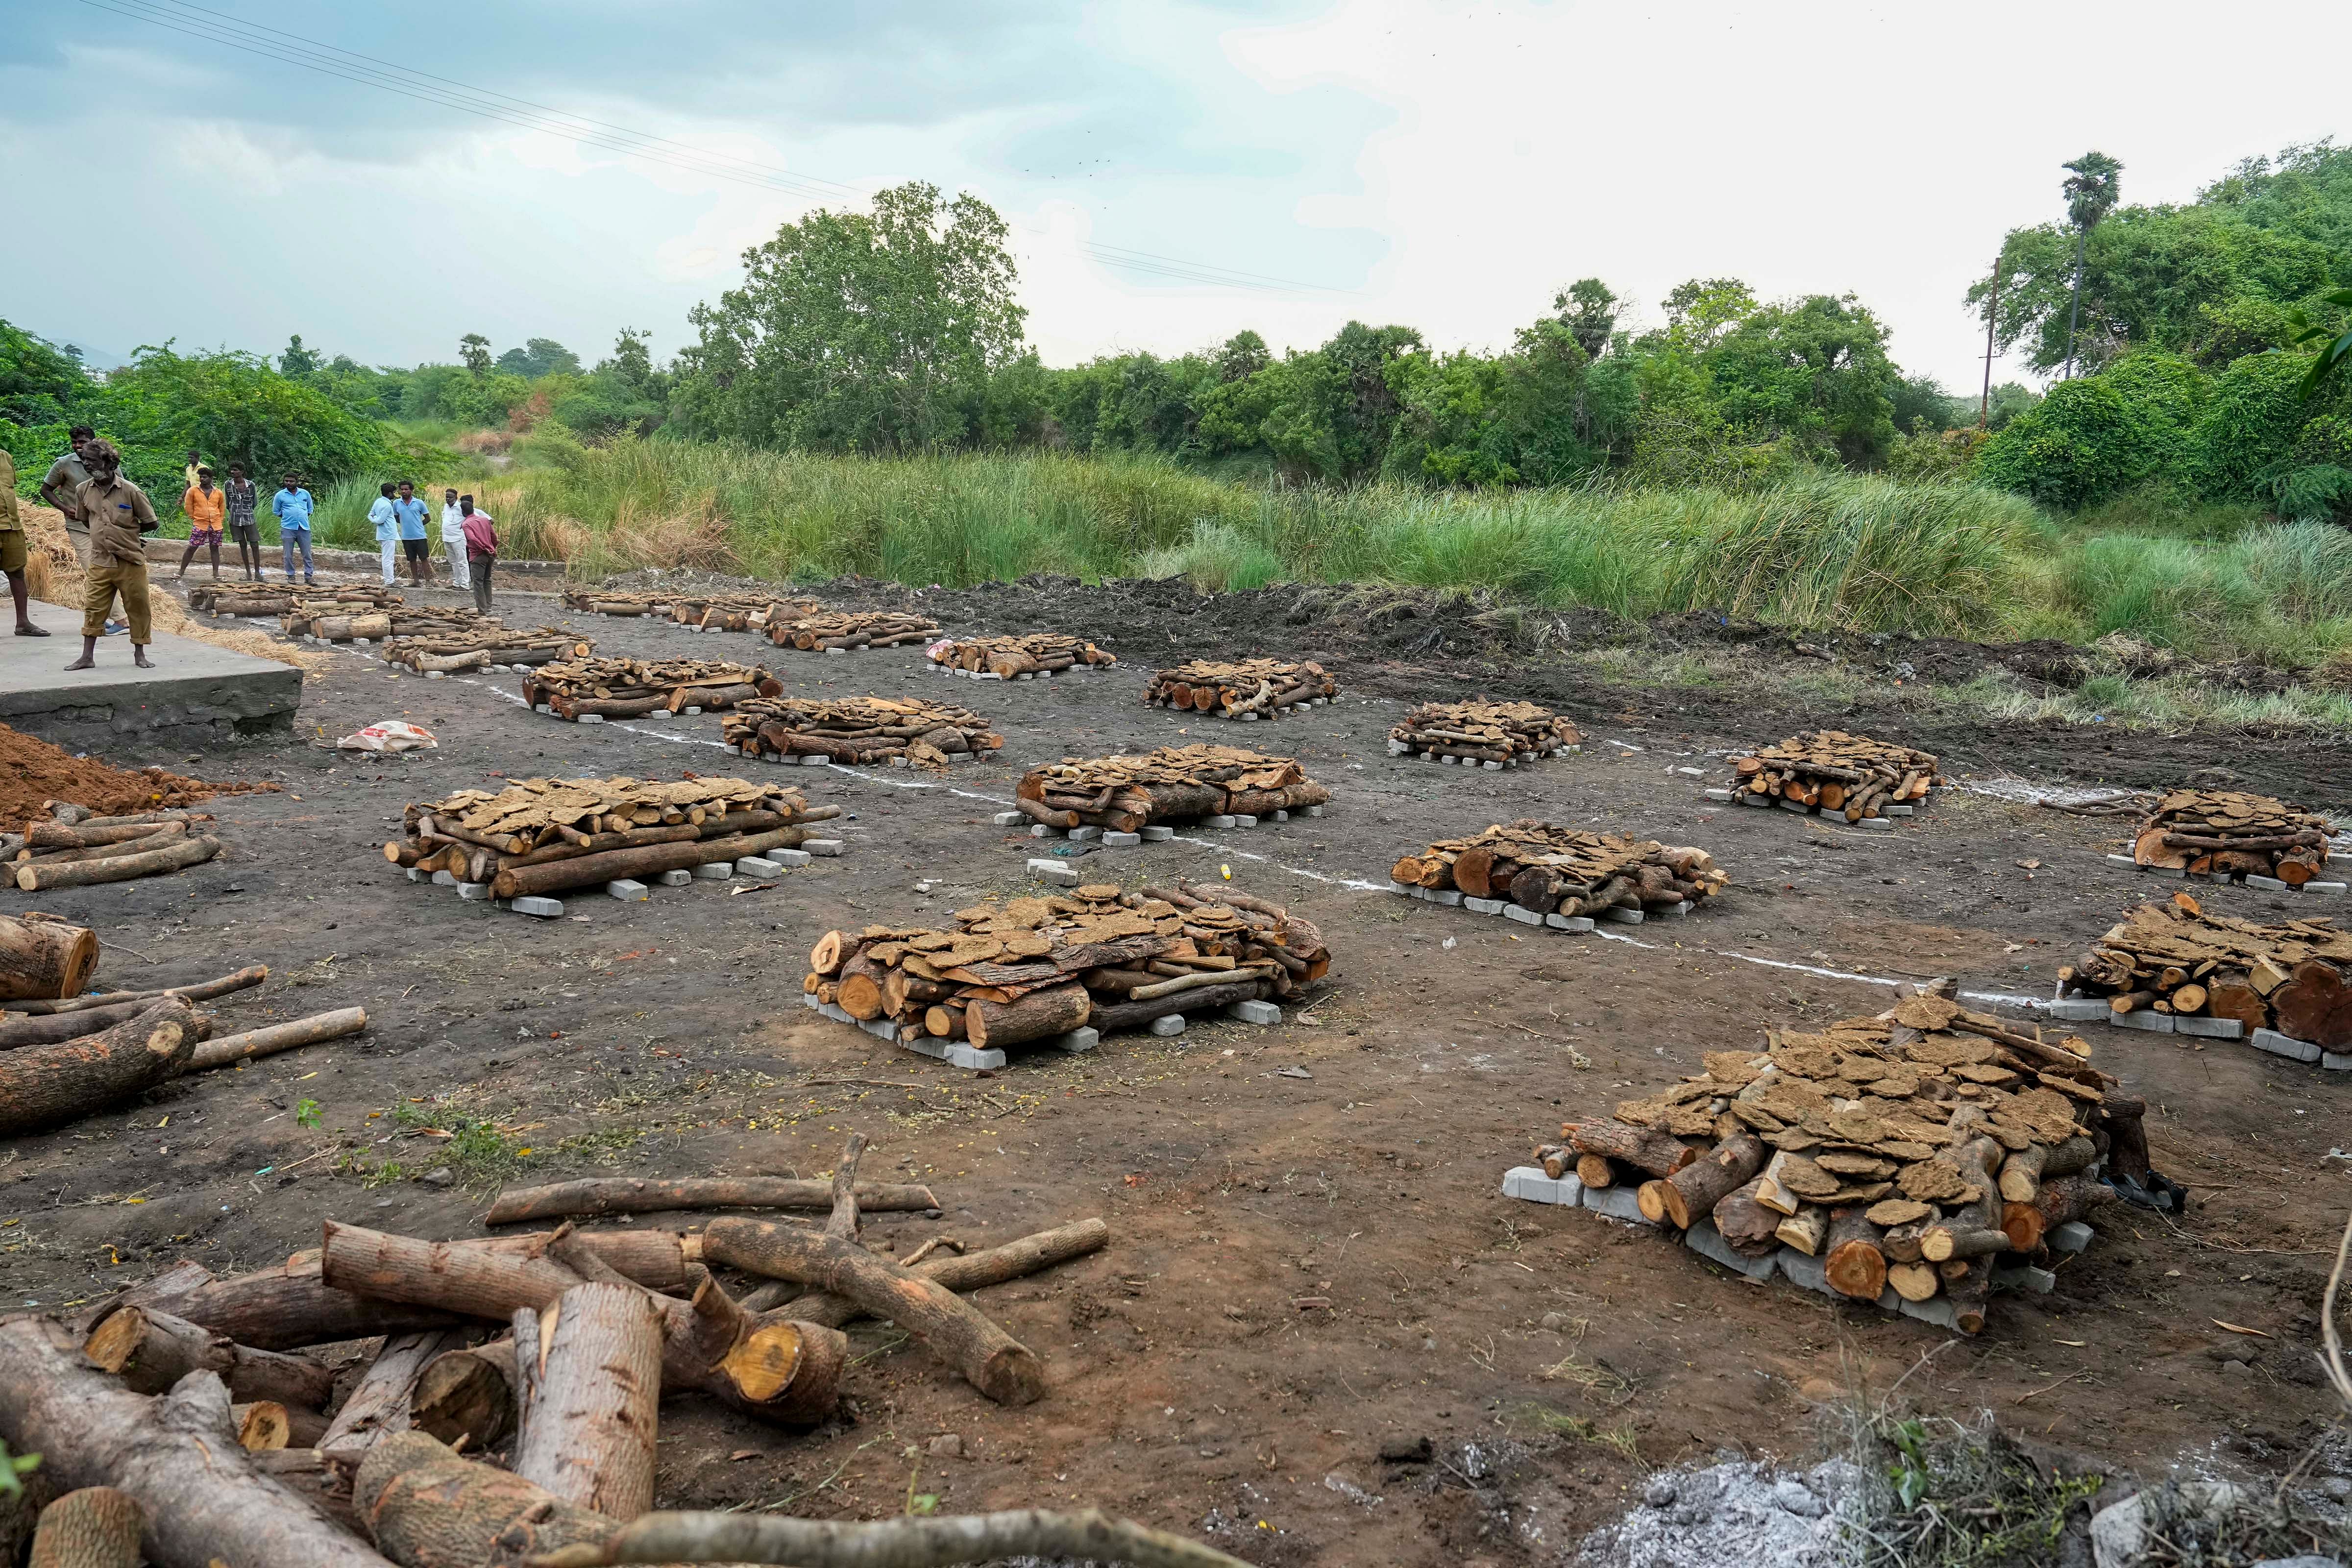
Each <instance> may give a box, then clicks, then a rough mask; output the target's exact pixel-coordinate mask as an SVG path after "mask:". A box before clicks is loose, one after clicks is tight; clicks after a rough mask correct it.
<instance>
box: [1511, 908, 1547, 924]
mask: <svg viewBox="0 0 2352 1568" xmlns="http://www.w3.org/2000/svg"><path fill="white" fill-rule="evenodd" d="M1503 918H1504V919H1505V920H1507V921H1518V922H1519V923H1520V924H1521V925H1523V926H1539V925H1541V924H1543V923H1544V918H1543V911H1542V910H1531V909H1528V908H1527V907H1526V906H1525V905H1522V904H1505V905H1504V906H1503Z"/></svg>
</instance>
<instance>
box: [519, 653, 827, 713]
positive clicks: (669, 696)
mask: <svg viewBox="0 0 2352 1568" xmlns="http://www.w3.org/2000/svg"><path fill="white" fill-rule="evenodd" d="M783 689H784V683H783V682H782V681H781V680H778V679H776V678H775V677H774V676H772V675H771V674H769V673H768V672H767V671H766V670H764V669H761V668H758V667H756V666H753V665H748V664H733V663H730V662H729V661H727V660H725V659H716V658H575V659H562V660H559V661H557V662H556V663H553V664H545V665H541V666H540V667H539V668H537V669H536V670H533V671H531V672H530V674H528V675H526V676H524V677H523V679H522V698H523V700H524V701H526V702H528V703H530V705H531V706H532V707H533V708H539V707H545V708H547V709H548V710H551V712H553V713H554V714H555V715H556V717H558V718H561V719H640V718H643V717H644V716H645V715H646V714H648V713H657V712H658V713H683V712H684V711H686V710H688V708H700V709H704V710H710V709H722V708H731V707H733V706H734V705H735V704H736V703H738V702H741V701H745V700H749V699H751V698H753V697H773V696H775V695H776V694H777V693H778V692H780V691H782V690H783Z"/></svg>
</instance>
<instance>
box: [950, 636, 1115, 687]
mask: <svg viewBox="0 0 2352 1568" xmlns="http://www.w3.org/2000/svg"><path fill="white" fill-rule="evenodd" d="M923 657H924V658H928V659H929V660H930V661H931V662H932V663H933V664H936V665H938V666H939V667H940V668H942V669H961V670H964V671H966V672H968V673H970V674H973V675H992V676H994V677H996V678H997V679H999V680H1012V679H1015V678H1016V677H1019V676H1024V675H1052V674H1055V673H1058V672H1059V671H1061V670H1065V669H1070V668H1076V667H1078V666H1090V667H1106V668H1107V667H1108V666H1110V665H1114V664H1117V663H1118V658H1117V656H1116V655H1113V654H1109V653H1106V652H1105V651H1104V650H1102V649H1101V648H1098V647H1096V646H1095V645H1094V644H1092V643H1090V642H1088V641H1087V640H1086V639H1085V638H1084V637H1065V636H1064V635H1062V634H1061V633H1060V632H1024V633H1021V634H1020V635H1018V636H1014V637H941V638H940V640H939V641H937V642H935V643H932V644H930V645H929V647H925V648H924V649H923Z"/></svg>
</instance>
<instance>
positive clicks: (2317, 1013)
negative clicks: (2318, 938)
mask: <svg viewBox="0 0 2352 1568" xmlns="http://www.w3.org/2000/svg"><path fill="white" fill-rule="evenodd" d="M2270 1002H2271V1016H2272V1018H2273V1020H2274V1022H2273V1028H2275V1029H2277V1030H2278V1032H2279V1033H2280V1034H2282V1035H2284V1036H2286V1037H2289V1038H2290V1039H2296V1040H2304V1041H2306V1042H2308V1043H2310V1044H2312V1045H2315V1046H2317V1047H2320V1048H2321V1049H2322V1050H2326V1051H2339V1052H2341V1051H2352V985H2347V984H2345V980H2344V971H2343V970H2341V969H2339V968H2337V967H2336V965H2335V964H2334V963H2329V962H2328V961H2327V960H2326V959H2324V958H2313V959H2306V960H2305V961H2304V962H2303V963H2298V964H2296V965H2295V966H2294V971H2293V973H2290V974H2289V975H2288V977H2287V982H2286V984H2284V985H2282V986H2280V987H2279V988H2278V989H2277V990H2275V991H2273V992H2272V993H2271V997H2270Z"/></svg>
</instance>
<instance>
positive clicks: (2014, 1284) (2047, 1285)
mask: <svg viewBox="0 0 2352 1568" xmlns="http://www.w3.org/2000/svg"><path fill="white" fill-rule="evenodd" d="M1992 1285H1993V1289H1996V1290H2030V1291H2032V1293H2033V1294H2034V1295H2036V1296H2047V1295H2048V1294H2050V1292H2051V1291H2053V1290H2055V1289H2058V1276H2056V1275H2055V1274H2053V1273H2051V1272H2050V1270H2048V1269H2047V1268H2034V1267H2033V1266H2032V1265H2031V1264H2026V1265H2023V1266H2021V1267H2020V1268H1995V1269H1994V1270H1993V1271H1992Z"/></svg>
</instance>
